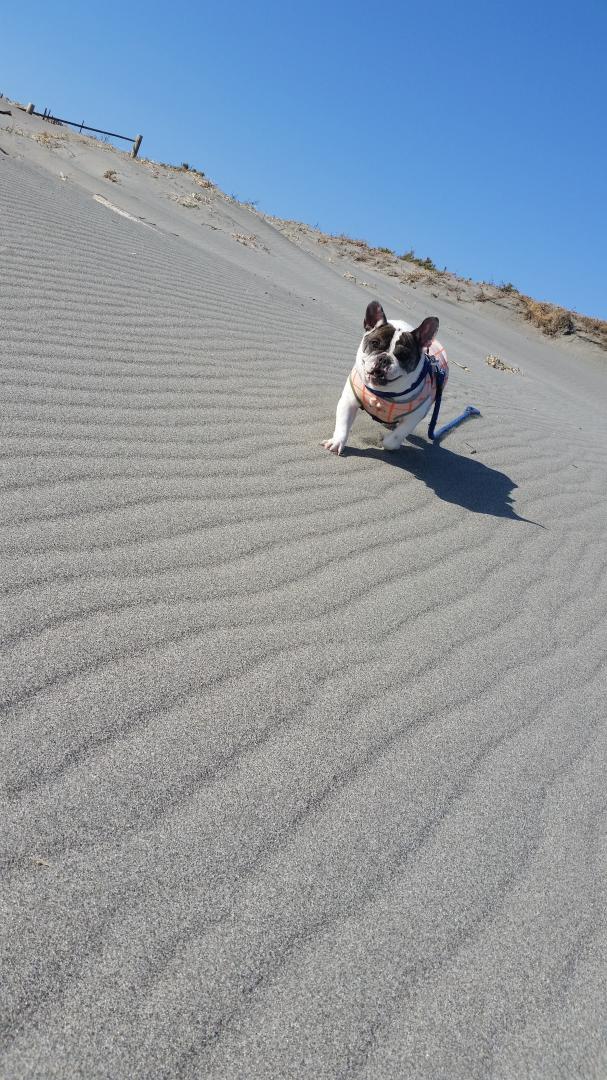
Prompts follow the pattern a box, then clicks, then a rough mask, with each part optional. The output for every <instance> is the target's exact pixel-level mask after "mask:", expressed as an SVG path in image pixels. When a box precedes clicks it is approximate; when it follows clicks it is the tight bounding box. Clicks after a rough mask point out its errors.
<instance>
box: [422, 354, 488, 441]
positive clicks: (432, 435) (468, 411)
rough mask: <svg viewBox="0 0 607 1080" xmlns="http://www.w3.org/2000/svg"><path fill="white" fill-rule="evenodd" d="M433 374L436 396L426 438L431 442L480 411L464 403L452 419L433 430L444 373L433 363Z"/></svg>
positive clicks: (478, 414)
mask: <svg viewBox="0 0 607 1080" xmlns="http://www.w3.org/2000/svg"><path fill="white" fill-rule="evenodd" d="M432 366H433V369H434V370H433V375H434V378H435V379H436V397H435V399H434V408H433V410H432V419H431V420H430V426H429V428H428V438H429V439H431V440H432V442H435V443H437V442H440V440H441V439H442V437H443V435H446V434H447V432H448V431H451V428H454V427H457V426H458V424H463V422H464V420H468V419H469V417H471V416H480V415H481V411H480V409H477V408H476V407H475V406H474V405H466V408H465V409H464V411H463V412H462V413H460V414H459V416H456V417H455V418H454V419H453V420H449V423H448V424H443V426H442V427H441V428H439V429H438V431H435V428H436V421H437V420H438V414H439V412H440V405H441V399H442V396H443V386H444V383H445V373H444V371H442V370H441V369H440V368H439V366H438V364H433V365H432Z"/></svg>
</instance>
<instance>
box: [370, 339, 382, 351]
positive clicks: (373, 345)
mask: <svg viewBox="0 0 607 1080" xmlns="http://www.w3.org/2000/svg"><path fill="white" fill-rule="evenodd" d="M369 345H370V346H371V348H372V349H379V348H380V346H381V341H380V340H379V338H373V340H372V341H370V342H369Z"/></svg>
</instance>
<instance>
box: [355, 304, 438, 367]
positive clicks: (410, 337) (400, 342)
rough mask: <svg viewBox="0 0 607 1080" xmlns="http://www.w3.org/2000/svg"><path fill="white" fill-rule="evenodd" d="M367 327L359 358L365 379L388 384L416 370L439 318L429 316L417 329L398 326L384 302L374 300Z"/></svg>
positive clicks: (370, 305)
mask: <svg viewBox="0 0 607 1080" xmlns="http://www.w3.org/2000/svg"><path fill="white" fill-rule="evenodd" d="M364 327H365V334H364V337H363V339H362V341H361V343H360V346H359V349H358V356H357V360H358V361H359V363H360V364H361V365H362V367H363V369H364V373H365V379H366V380H368V381H369V382H370V383H372V384H373V385H375V386H385V385H386V384H387V383H389V382H392V381H393V380H394V379H398V377H399V376H400V375H403V374H404V373H405V372H411V371H415V368H416V367H417V365H418V364H419V362H420V360H421V358H422V353H423V351H424V349H426V348H427V347H428V345H429V344H430V342H431V341H432V340H433V338H435V337H436V331H437V330H438V319H437V318H436V317H435V316H430V317H429V318H427V319H424V321H423V322H422V323H421V324H420V325H419V326H418V327H416V329H415V330H411V331H407V330H399V329H398V327H396V326H392V324H391V323H389V322H388V320H387V318H386V315H385V313H384V309H383V307H382V306H381V304H380V303H379V302H378V301H377V300H373V301H372V302H371V303H370V304H369V306H368V308H367V310H366V312H365V321H364Z"/></svg>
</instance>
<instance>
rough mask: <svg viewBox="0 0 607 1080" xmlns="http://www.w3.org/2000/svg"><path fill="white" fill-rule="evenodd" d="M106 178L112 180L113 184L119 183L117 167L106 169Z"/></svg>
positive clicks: (104, 176) (104, 177)
mask: <svg viewBox="0 0 607 1080" xmlns="http://www.w3.org/2000/svg"><path fill="white" fill-rule="evenodd" d="M103 179H104V180H111V182H112V184H117V183H118V173H117V172H116V170H115V169H106V170H105V172H104V174H103Z"/></svg>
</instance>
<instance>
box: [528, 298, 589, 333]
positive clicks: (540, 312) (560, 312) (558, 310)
mask: <svg viewBox="0 0 607 1080" xmlns="http://www.w3.org/2000/svg"><path fill="white" fill-rule="evenodd" d="M519 300H520V302H521V304H522V305H523V314H524V316H525V318H526V319H527V320H528V321H529V322H530V323H533V325H534V326H537V327H538V329H539V330H541V331H542V333H543V334H548V336H549V337H556V336H557V334H573V333H574V331H575V326H574V322H573V319H574V316H573V312H571V311H567V310H566V309H565V308H562V307H557V306H556V304H545V303H541V302H540V301H539V300H533V299H532V297H531V296H523V295H522V294H520V295H519Z"/></svg>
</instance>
